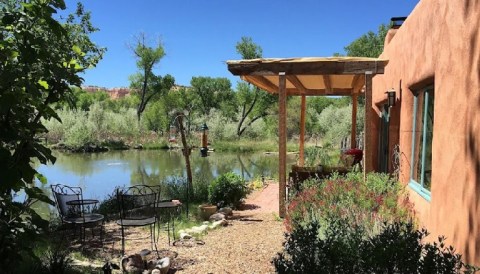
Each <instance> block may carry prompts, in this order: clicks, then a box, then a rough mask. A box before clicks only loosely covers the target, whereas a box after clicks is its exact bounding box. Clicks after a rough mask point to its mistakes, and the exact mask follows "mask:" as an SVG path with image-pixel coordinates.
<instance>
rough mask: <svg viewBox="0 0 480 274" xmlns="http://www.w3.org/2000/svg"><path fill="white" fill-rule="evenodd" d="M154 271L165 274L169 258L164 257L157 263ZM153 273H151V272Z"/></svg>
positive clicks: (168, 266) (168, 265)
mask: <svg viewBox="0 0 480 274" xmlns="http://www.w3.org/2000/svg"><path fill="white" fill-rule="evenodd" d="M155 268H156V269H158V270H160V273H161V274H167V273H168V270H169V269H170V258H169V257H165V258H162V259H160V260H158V261H157V266H155ZM152 273H153V272H152Z"/></svg>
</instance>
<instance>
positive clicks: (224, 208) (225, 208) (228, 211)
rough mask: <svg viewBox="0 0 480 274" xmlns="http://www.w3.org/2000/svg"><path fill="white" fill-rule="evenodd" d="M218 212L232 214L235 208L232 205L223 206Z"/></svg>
mask: <svg viewBox="0 0 480 274" xmlns="http://www.w3.org/2000/svg"><path fill="white" fill-rule="evenodd" d="M218 213H222V214H224V215H225V216H232V215H233V210H232V209H231V208H230V207H222V208H220V209H219V210H218Z"/></svg>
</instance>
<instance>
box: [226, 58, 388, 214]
mask: <svg viewBox="0 0 480 274" xmlns="http://www.w3.org/2000/svg"><path fill="white" fill-rule="evenodd" d="M387 63H388V61H387V60H381V59H375V58H357V57H328V58H325V57H309V58H260V59H249V60H231V61H227V65H228V70H229V71H230V72H231V73H232V74H233V75H238V76H240V77H241V78H242V79H243V80H245V81H247V82H249V83H251V84H253V85H255V86H257V87H259V88H261V89H263V90H266V91H268V92H270V93H273V94H278V105H279V112H278V116H279V117H278V120H279V213H280V217H284V216H285V199H286V180H287V178H286V176H287V174H286V168H287V165H286V158H287V135H286V121H287V108H286V102H287V100H286V99H287V96H301V99H302V100H301V110H300V111H301V115H300V151H299V153H300V155H299V165H301V166H303V164H304V141H305V140H304V139H305V109H306V96H325V95H332V96H352V102H353V105H352V121H356V119H357V118H356V116H357V104H358V103H357V101H358V100H357V96H358V95H361V94H363V95H364V96H365V105H366V106H371V105H372V77H373V76H374V75H375V74H383V72H384V68H385V66H386V65H387ZM370 116H371V111H368V110H367V108H366V109H365V128H364V130H365V134H364V138H365V140H364V148H363V149H364V154H363V155H364V161H363V162H364V172H365V173H366V172H369V171H372V170H373V162H372V155H373V152H374V150H373V147H372V145H371V138H370V132H371V130H370V129H371V125H370V121H372V117H370ZM355 137H356V123H355V122H352V131H351V147H352V148H355V147H356V138H355Z"/></svg>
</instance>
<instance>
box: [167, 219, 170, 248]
mask: <svg viewBox="0 0 480 274" xmlns="http://www.w3.org/2000/svg"><path fill="white" fill-rule="evenodd" d="M167 237H168V246H170V216H169V217H168V219H167Z"/></svg>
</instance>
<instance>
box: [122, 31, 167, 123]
mask: <svg viewBox="0 0 480 274" xmlns="http://www.w3.org/2000/svg"><path fill="white" fill-rule="evenodd" d="M130 49H131V50H132V52H133V54H134V56H135V59H136V61H137V68H138V70H139V71H138V72H137V73H136V74H134V75H132V76H130V87H131V88H132V89H133V90H135V91H136V92H137V94H138V97H139V98H140V102H139V104H138V107H137V118H138V121H140V118H141V115H142V113H143V112H144V111H145V108H146V107H147V104H148V102H150V100H152V98H154V97H156V96H160V95H162V94H165V93H167V92H168V91H169V90H170V89H171V88H172V87H173V85H174V83H175V79H174V78H173V76H171V75H170V74H167V75H165V76H161V75H155V73H154V72H153V70H154V68H155V66H157V65H158V64H159V63H160V60H161V59H162V58H163V57H164V56H165V50H164V49H163V45H162V43H161V41H160V40H158V41H157V42H156V43H155V44H154V45H153V46H152V45H149V43H148V41H147V37H146V35H145V34H144V33H141V34H140V35H138V36H137V37H136V38H135V43H134V45H130Z"/></svg>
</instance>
